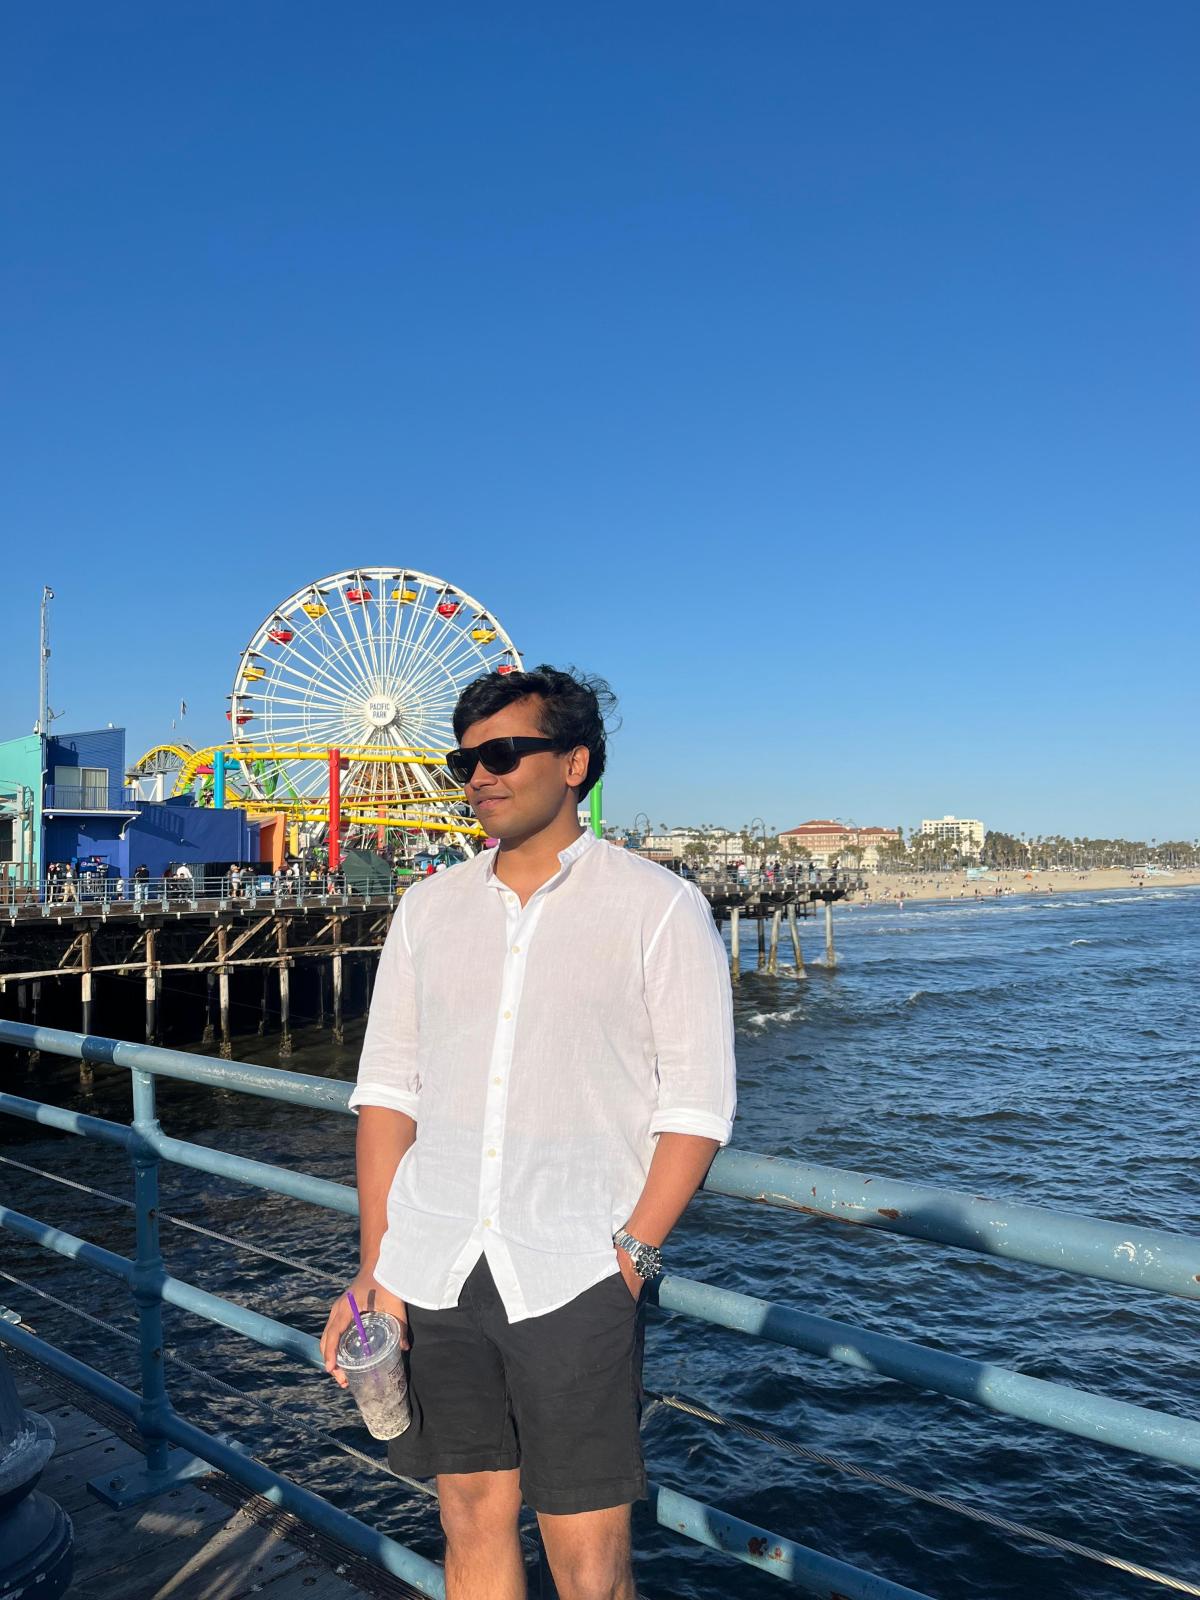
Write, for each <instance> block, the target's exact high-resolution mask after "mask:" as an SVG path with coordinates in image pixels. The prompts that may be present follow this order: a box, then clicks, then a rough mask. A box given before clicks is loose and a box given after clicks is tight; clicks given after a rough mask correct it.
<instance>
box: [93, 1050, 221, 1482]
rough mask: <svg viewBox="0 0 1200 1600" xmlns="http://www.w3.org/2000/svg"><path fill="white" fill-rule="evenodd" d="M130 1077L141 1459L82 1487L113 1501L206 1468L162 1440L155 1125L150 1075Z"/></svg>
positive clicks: (165, 1408)
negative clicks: (135, 1463) (131, 1080)
mask: <svg viewBox="0 0 1200 1600" xmlns="http://www.w3.org/2000/svg"><path fill="white" fill-rule="evenodd" d="M131 1077H132V1079H133V1124H132V1126H133V1133H134V1137H133V1140H132V1142H131V1143H130V1146H129V1152H130V1157H131V1159H132V1161H133V1202H134V1208H135V1210H134V1215H135V1217H136V1226H137V1249H136V1251H135V1253H134V1259H133V1274H132V1277H131V1280H130V1281H131V1283H132V1285H133V1298H134V1302H135V1303H136V1305H137V1309H138V1341H139V1345H140V1349H141V1368H142V1401H141V1405H140V1406H139V1407H138V1431H139V1432H140V1433H141V1436H142V1443H143V1447H144V1450H145V1456H146V1460H145V1464H144V1465H143V1466H139V1467H133V1468H127V1469H125V1470H124V1471H120V1472H115V1473H102V1474H101V1475H100V1477H98V1478H93V1479H91V1480H90V1482H89V1484H88V1487H89V1488H90V1489H91V1490H92V1492H93V1493H94V1494H96V1495H99V1497H100V1498H101V1499H102V1500H106V1501H108V1503H109V1504H110V1505H114V1506H130V1505H138V1504H139V1503H140V1502H141V1501H143V1500H149V1499H150V1498H151V1497H152V1496H154V1495H156V1494H161V1493H162V1492H163V1490H164V1489H171V1488H174V1487H175V1485H176V1484H178V1483H182V1482H183V1481H184V1480H185V1479H187V1478H198V1477H200V1476H201V1475H202V1474H203V1473H205V1472H210V1471H211V1470H212V1469H211V1467H209V1466H208V1464H207V1463H206V1462H203V1461H201V1460H200V1459H199V1457H197V1456H193V1455H190V1454H189V1453H188V1452H187V1451H186V1450H177V1449H173V1448H172V1447H171V1446H170V1445H169V1444H168V1442H167V1433H166V1421H167V1419H168V1417H169V1416H170V1413H171V1404H170V1401H169V1400H168V1399H167V1383H166V1377H165V1363H166V1353H165V1351H164V1348H163V1317H162V1280H163V1276H164V1273H163V1259H162V1249H161V1246H160V1242H159V1236H158V1161H159V1158H158V1152H157V1151H156V1150H155V1148H154V1142H153V1141H154V1136H155V1135H157V1134H158V1133H159V1132H160V1131H161V1130H160V1128H159V1125H158V1115H157V1112H156V1108H155V1099H154V1075H153V1074H152V1073H149V1072H143V1071H141V1070H140V1069H138V1068H135V1069H134V1070H133V1072H132V1073H131Z"/></svg>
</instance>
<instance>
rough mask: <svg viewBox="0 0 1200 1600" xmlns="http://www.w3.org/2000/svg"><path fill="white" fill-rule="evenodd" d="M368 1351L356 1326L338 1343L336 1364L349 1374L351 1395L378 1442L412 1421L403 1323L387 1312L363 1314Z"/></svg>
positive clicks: (402, 1429)
mask: <svg viewBox="0 0 1200 1600" xmlns="http://www.w3.org/2000/svg"><path fill="white" fill-rule="evenodd" d="M362 1321H363V1327H364V1328H365V1329H366V1334H367V1344H368V1348H367V1349H366V1350H364V1349H363V1342H362V1339H361V1338H360V1337H359V1332H358V1329H357V1327H355V1325H354V1324H353V1323H351V1324H350V1326H349V1327H348V1328H347V1329H346V1331H345V1333H344V1334H343V1335H342V1337H341V1339H340V1340H339V1341H338V1348H337V1364H338V1366H339V1367H341V1369H342V1371H343V1372H344V1373H345V1374H346V1382H347V1383H348V1384H349V1386H350V1393H351V1394H352V1395H353V1396H354V1398H355V1400H356V1401H357V1402H358V1409H359V1411H360V1412H361V1413H362V1419H363V1421H364V1422H365V1423H366V1425H367V1431H368V1432H369V1433H370V1434H372V1435H373V1436H374V1437H375V1438H376V1439H394V1438H395V1437H396V1435H397V1434H400V1433H403V1432H404V1430H405V1428H407V1427H408V1424H409V1422H410V1421H411V1419H412V1413H411V1411H410V1410H409V1405H408V1383H407V1380H406V1379H405V1376H404V1353H403V1351H402V1350H401V1348H400V1324H399V1323H398V1322H397V1321H396V1319H395V1317H393V1316H390V1315H389V1314H388V1313H387V1312H386V1311H364V1312H363V1319H362Z"/></svg>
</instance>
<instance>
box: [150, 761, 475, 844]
mask: <svg viewBox="0 0 1200 1600" xmlns="http://www.w3.org/2000/svg"><path fill="white" fill-rule="evenodd" d="M218 751H219V752H221V753H222V754H223V755H224V756H225V770H226V774H227V782H229V784H230V785H231V789H230V800H231V803H232V804H234V805H236V806H238V807H239V808H240V809H241V810H243V811H247V812H249V813H250V815H252V816H278V815H283V816H285V817H286V818H287V819H288V821H289V822H304V823H316V824H319V825H320V826H322V827H328V825H329V800H328V797H326V798H325V799H324V800H322V799H320V798H319V797H316V796H314V797H305V796H303V795H299V794H287V793H286V792H284V793H279V792H278V787H279V786H278V785H276V786H275V788H276V792H274V793H271V794H268V795H265V796H264V795H255V794H252V793H249V792H247V790H248V786H247V785H246V783H245V781H244V775H245V769H246V768H247V767H248V766H250V765H252V764H255V763H257V764H258V766H257V776H258V777H259V779H260V780H262V777H263V774H264V773H266V774H273V773H277V772H279V771H281V770H282V769H284V768H285V766H286V765H290V763H292V762H295V761H304V762H317V763H320V764H321V765H328V762H329V751H328V750H319V749H315V748H313V747H311V746H304V745H266V744H264V745H256V744H248V743H246V742H245V741H243V740H238V741H237V742H236V743H230V744H220V745H207V746H205V748H203V749H201V750H196V749H193V748H192V746H191V745H187V744H156V745H154V746H153V747H152V748H151V749H149V750H147V751H146V753H145V755H143V756H142V757H141V759H140V760H139V761H137V762H135V763H134V765H133V766H132V767H131V768H130V772H129V777H130V780H131V781H137V780H145V779H147V778H155V777H161V778H162V779H163V780H164V781H163V784H162V785H161V787H162V791H163V792H162V795H161V798H163V799H166V798H167V795H168V794H170V795H171V796H178V795H185V794H195V795H196V799H197V801H198V803H199V804H201V805H212V804H213V799H214V796H213V785H212V778H213V767H214V763H215V760H216V756H217V753H218ZM340 754H341V758H342V760H343V761H344V762H351V763H353V762H355V761H362V760H369V761H370V762H371V763H372V764H375V763H380V762H381V763H384V764H388V765H390V764H396V765H401V766H417V767H424V768H432V769H439V768H440V769H443V770H444V768H445V764H446V758H445V756H444V755H443V754H442V753H441V752H439V751H437V750H422V749H411V750H388V751H380V750H378V749H375V748H373V747H359V746H355V745H351V746H350V747H349V748H348V749H345V750H342V751H341V752H340ZM168 781H169V783H170V788H169V789H168V788H167V786H166V785H167V782H168ZM266 781H267V782H268V783H270V778H269V777H268V778H267V780H266ZM437 799H438V810H437V811H436V812H432V811H431V810H430V804H429V801H430V797H429V796H428V795H425V794H415V795H414V794H407V795H402V794H390V795H388V796H386V797H381V796H378V795H376V796H371V795H367V796H362V797H359V796H355V795H353V794H349V795H347V796H345V798H344V799H343V800H342V802H341V806H340V810H341V814H342V818H343V821H344V822H345V823H347V824H350V825H351V826H356V827H363V828H377V827H381V828H403V829H405V830H411V831H413V832H420V833H460V834H462V835H464V836H465V837H466V838H470V839H482V838H483V837H484V830H483V828H481V827H480V825H479V823H478V822H476V820H475V819H474V817H470V816H463V817H461V818H459V817H449V818H448V817H447V815H446V812H445V811H444V810H442V807H457V806H460V805H461V806H464V807H465V804H466V797H465V796H464V794H463V792H462V790H461V789H457V788H448V787H443V788H441V789H440V790H439V792H438V796H437Z"/></svg>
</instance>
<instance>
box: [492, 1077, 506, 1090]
mask: <svg viewBox="0 0 1200 1600" xmlns="http://www.w3.org/2000/svg"><path fill="white" fill-rule="evenodd" d="M492 1082H493V1083H494V1084H495V1085H496V1087H497V1089H498V1088H499V1087H500V1085H501V1084H502V1083H503V1082H504V1079H503V1078H493V1079H492Z"/></svg>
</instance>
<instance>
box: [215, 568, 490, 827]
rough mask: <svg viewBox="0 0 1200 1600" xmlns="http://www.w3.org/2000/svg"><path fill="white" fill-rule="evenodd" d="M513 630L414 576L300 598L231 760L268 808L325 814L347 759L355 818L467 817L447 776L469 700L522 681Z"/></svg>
mask: <svg viewBox="0 0 1200 1600" xmlns="http://www.w3.org/2000/svg"><path fill="white" fill-rule="evenodd" d="M520 666H521V657H520V655H519V654H518V652H517V649H516V646H515V645H514V644H513V642H512V640H511V639H510V638H509V636H508V634H507V633H506V632H505V631H504V629H503V627H502V626H501V625H500V623H499V621H498V620H497V619H496V617H495V616H493V615H492V613H491V612H490V611H488V610H487V608H486V607H484V606H483V605H481V604H480V602H479V601H478V600H476V599H474V598H473V596H471V595H469V594H467V593H465V591H464V590H462V589H459V588H458V587H456V586H455V585H454V584H450V583H447V582H446V581H445V580H444V579H442V578H435V577H432V576H430V575H429V574H428V573H424V572H414V571H412V570H411V569H408V568H403V567H356V568H354V569H353V570H351V571H349V572H338V573H335V574H334V575H333V576H332V577H328V578H321V579H319V580H318V581H317V582H316V583H310V584H307V585H306V586H305V587H304V588H303V589H298V590H297V591H296V593H295V594H293V595H289V596H288V598H287V599H286V600H284V601H283V602H282V603H281V604H279V605H277V606H276V607H275V608H274V609H273V610H272V611H271V612H270V613H269V615H268V616H267V617H266V618H264V620H263V622H262V624H261V625H260V626H259V628H258V630H257V632H256V633H255V635H254V637H253V638H252V639H251V641H250V643H249V644H248V645H247V646H246V649H245V651H244V652H243V654H242V658H241V660H240V661H239V663H238V668H237V673H236V676H235V677H234V681H233V692H232V694H231V695H230V697H229V700H230V706H229V710H228V711H227V712H226V715H227V717H228V718H229V722H230V733H231V745H230V754H231V756H238V757H240V758H241V759H240V767H241V771H242V774H243V777H244V781H245V783H246V784H247V786H248V788H249V789H250V791H251V793H252V794H253V795H254V796H255V797H256V798H257V799H259V800H264V801H266V800H274V801H276V802H279V803H281V804H283V805H288V806H294V807H300V806H302V805H303V804H304V803H305V802H311V803H313V804H314V805H319V804H323V803H324V802H325V799H326V795H327V786H328V783H329V776H328V767H327V765H324V764H323V762H322V760H321V759H319V758H321V757H324V756H326V755H327V753H328V752H329V751H330V750H338V751H340V753H341V756H342V758H343V761H344V762H345V764H346V769H345V776H344V778H343V779H342V782H341V797H342V803H343V804H344V805H345V806H346V808H347V814H348V817H350V818H353V817H354V815H355V814H356V813H357V814H358V815H360V816H361V817H362V818H363V819H364V821H365V820H367V819H368V817H369V819H370V821H371V822H373V823H376V824H378V822H379V820H380V817H381V816H386V817H387V818H389V819H390V820H394V821H395V822H397V823H401V822H403V820H404V818H405V816H406V815H408V814H411V815H414V816H415V815H418V814H420V813H422V812H423V813H424V814H426V815H429V814H434V813H436V814H440V815H443V816H450V817H457V816H460V815H461V814H462V812H463V809H464V808H463V806H462V793H461V790H459V789H458V786H457V785H455V784H454V783H453V781H452V780H451V779H450V777H449V775H448V774H447V773H446V771H445V768H444V766H443V765H442V758H443V757H444V755H445V752H446V751H447V750H448V749H450V747H451V746H452V745H453V743H454V731H453V728H452V727H451V715H452V713H453V710H454V704H455V701H456V700H457V699H458V696H459V694H460V692H461V691H462V689H463V688H464V687H465V686H466V684H468V683H469V682H471V680H472V679H473V678H477V677H479V676H480V675H481V674H483V673H487V672H499V673H509V672H514V671H517V670H519V668H520Z"/></svg>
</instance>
